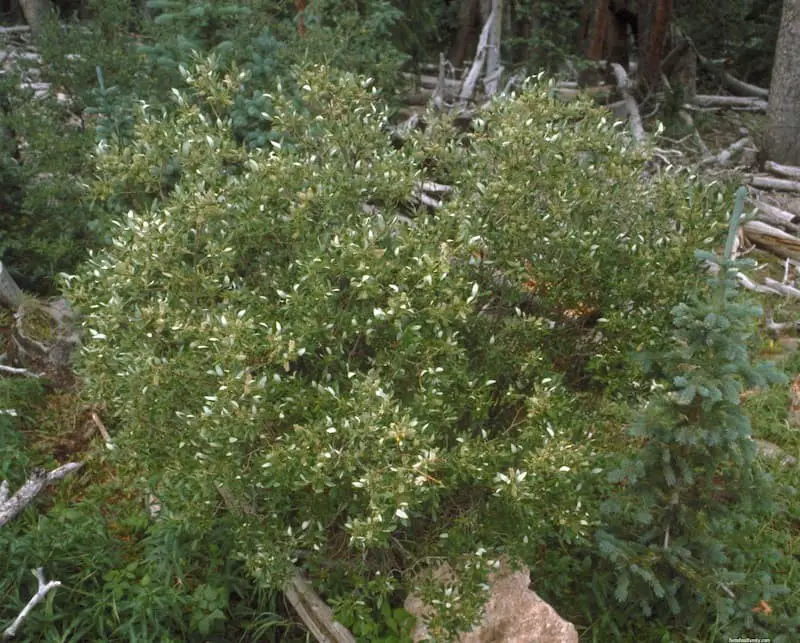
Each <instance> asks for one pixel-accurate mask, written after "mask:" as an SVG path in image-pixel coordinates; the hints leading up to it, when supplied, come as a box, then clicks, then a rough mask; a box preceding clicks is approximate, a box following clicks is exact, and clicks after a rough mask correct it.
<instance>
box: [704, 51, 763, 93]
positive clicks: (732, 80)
mask: <svg viewBox="0 0 800 643" xmlns="http://www.w3.org/2000/svg"><path fill="white" fill-rule="evenodd" d="M697 60H698V61H699V62H700V66H701V67H703V68H704V69H707V70H708V71H710V72H712V73H714V74H715V75H716V76H717V78H719V79H720V81H721V82H722V84H723V85H724V86H725V89H727V90H729V91H732V92H733V93H734V94H738V95H739V96H748V97H751V98H764V99H766V98H769V90H768V89H764V88H763V87H758V86H757V85H751V84H750V83H746V82H744V81H743V80H739V79H738V78H736V77H735V76H732V75H731V74H729V73H728V72H726V71H725V70H723V69H720V68H719V67H718V66H717V65H715V64H714V63H713V62H711V61H710V60H709V59H708V58H706V57H705V56H701V55H700V54H699V53H698V54H697Z"/></svg>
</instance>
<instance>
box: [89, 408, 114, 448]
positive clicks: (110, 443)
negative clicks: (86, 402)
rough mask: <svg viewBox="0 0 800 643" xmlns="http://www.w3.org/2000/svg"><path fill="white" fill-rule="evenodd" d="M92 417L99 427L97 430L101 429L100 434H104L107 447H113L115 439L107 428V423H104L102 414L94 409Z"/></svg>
mask: <svg viewBox="0 0 800 643" xmlns="http://www.w3.org/2000/svg"><path fill="white" fill-rule="evenodd" d="M91 418H92V422H94V424H95V426H96V427H97V430H98V431H100V435H101V436H103V440H104V441H105V443H106V447H108V448H109V449H113V448H114V441H113V440H112V439H111V436H110V435H109V433H108V429H106V425H105V424H103V422H102V420H101V419H100V416H99V415H97V412H96V411H92V413H91Z"/></svg>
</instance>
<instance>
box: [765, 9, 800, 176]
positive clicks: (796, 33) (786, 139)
mask: <svg viewBox="0 0 800 643" xmlns="http://www.w3.org/2000/svg"><path fill="white" fill-rule="evenodd" d="M798 61H800V0H783V13H782V15H781V28H780V31H779V32H778V44H777V47H776V48H775V64H774V65H773V67H772V81H771V82H770V86H769V107H768V108H767V126H766V130H765V133H764V155H765V157H766V158H768V159H770V160H772V161H775V162H777V163H784V164H786V165H800V64H798Z"/></svg>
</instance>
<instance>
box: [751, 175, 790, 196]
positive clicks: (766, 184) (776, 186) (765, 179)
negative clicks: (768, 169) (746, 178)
mask: <svg viewBox="0 0 800 643" xmlns="http://www.w3.org/2000/svg"><path fill="white" fill-rule="evenodd" d="M750 185H752V186H753V187H755V188H763V189H765V190H781V191H784V192H800V181H790V180H788V179H776V178H773V177H771V176H753V177H750Z"/></svg>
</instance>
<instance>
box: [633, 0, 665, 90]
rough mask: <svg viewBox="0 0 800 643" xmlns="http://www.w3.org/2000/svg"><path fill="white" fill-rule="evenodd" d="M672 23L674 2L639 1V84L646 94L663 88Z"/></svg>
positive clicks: (663, 0) (659, 0)
mask: <svg viewBox="0 0 800 643" xmlns="http://www.w3.org/2000/svg"><path fill="white" fill-rule="evenodd" d="M671 22H672V0H639V83H640V86H641V89H642V90H643V91H644V92H648V91H653V90H656V89H658V88H660V87H661V84H662V76H661V61H662V59H663V58H664V55H665V45H666V42H667V36H668V35H669V26H670V23H671Z"/></svg>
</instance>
